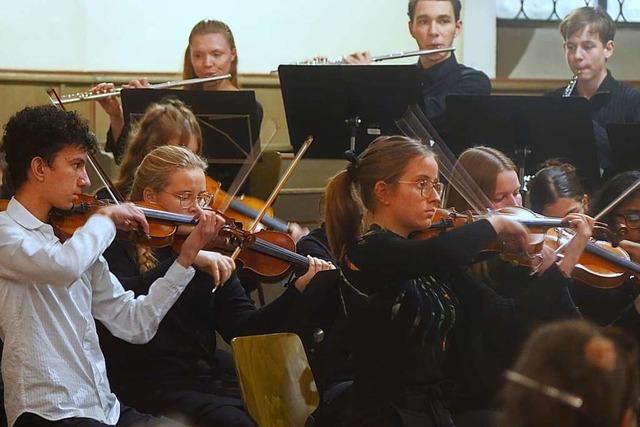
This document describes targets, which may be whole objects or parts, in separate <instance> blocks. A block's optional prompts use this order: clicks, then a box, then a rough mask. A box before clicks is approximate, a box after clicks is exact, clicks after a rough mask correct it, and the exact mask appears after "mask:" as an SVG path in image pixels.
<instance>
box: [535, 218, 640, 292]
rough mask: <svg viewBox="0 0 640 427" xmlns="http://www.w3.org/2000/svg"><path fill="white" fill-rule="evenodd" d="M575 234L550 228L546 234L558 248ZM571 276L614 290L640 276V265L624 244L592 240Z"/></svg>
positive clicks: (598, 286) (586, 282) (549, 242)
mask: <svg viewBox="0 0 640 427" xmlns="http://www.w3.org/2000/svg"><path fill="white" fill-rule="evenodd" d="M572 237H573V234H572V233H571V232H569V231H567V230H559V229H555V228H554V229H550V230H549V231H547V233H546V234H545V244H546V245H547V246H549V247H551V248H553V249H557V248H558V247H560V246H562V245H564V244H566V243H567V242H568V241H569V239H571V238H572ZM571 275H572V277H573V278H574V279H576V280H579V281H580V282H582V283H584V284H586V285H589V286H593V287H596V288H602V289H611V288H615V287H617V286H620V285H622V284H623V283H625V282H626V281H628V280H630V279H631V278H632V277H633V278H635V279H638V278H639V277H640V264H638V263H636V262H633V261H632V260H631V257H630V256H629V254H628V253H627V252H626V251H625V250H624V249H622V248H621V247H614V246H613V245H612V244H611V243H609V242H605V241H602V240H593V239H592V240H590V241H589V242H588V243H587V245H586V247H585V249H584V251H583V252H582V255H580V259H579V260H578V263H577V264H576V265H575V267H574V269H573V272H572V274H571Z"/></svg>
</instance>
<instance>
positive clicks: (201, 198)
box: [163, 191, 216, 209]
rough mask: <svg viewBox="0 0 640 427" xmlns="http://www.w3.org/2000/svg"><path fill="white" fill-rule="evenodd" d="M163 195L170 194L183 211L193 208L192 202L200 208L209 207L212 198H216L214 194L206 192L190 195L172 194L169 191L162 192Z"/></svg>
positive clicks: (187, 193)
mask: <svg viewBox="0 0 640 427" xmlns="http://www.w3.org/2000/svg"><path fill="white" fill-rule="evenodd" d="M163 193H167V194H171V195H172V196H175V197H177V198H178V199H180V206H181V207H183V208H184V209H189V208H191V207H193V204H194V201H195V203H196V204H197V205H198V207H200V208H206V207H207V206H209V204H210V203H211V201H212V200H213V198H214V197H215V196H216V195H215V194H212V193H208V192H206V191H204V192H202V193H198V194H195V195H194V194H191V193H189V192H185V193H172V192H170V191H163Z"/></svg>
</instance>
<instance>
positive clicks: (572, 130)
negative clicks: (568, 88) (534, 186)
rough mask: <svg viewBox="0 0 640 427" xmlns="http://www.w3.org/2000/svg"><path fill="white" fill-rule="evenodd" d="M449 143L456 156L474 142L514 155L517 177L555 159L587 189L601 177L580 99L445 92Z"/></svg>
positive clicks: (590, 128)
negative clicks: (568, 167) (571, 167)
mask: <svg viewBox="0 0 640 427" xmlns="http://www.w3.org/2000/svg"><path fill="white" fill-rule="evenodd" d="M446 103H447V111H448V117H449V119H448V120H449V129H450V132H449V139H448V140H447V143H448V145H449V146H450V147H451V150H452V151H453V153H454V154H455V155H456V156H458V155H460V153H462V152H463V151H464V150H465V149H467V148H470V147H474V146H477V145H486V146H489V147H493V148H496V149H498V150H500V151H502V152H503V153H505V154H506V155H507V156H509V157H511V158H513V160H514V161H515V162H516V164H517V165H518V167H519V168H520V170H521V171H520V175H521V177H520V179H521V180H522V179H523V177H524V176H526V175H529V176H530V175H534V174H535V173H536V172H537V170H538V168H539V166H540V164H541V163H542V162H544V161H546V160H548V159H550V158H558V159H560V160H563V161H566V162H569V163H571V164H572V165H574V166H575V167H576V169H577V172H578V174H579V176H580V177H581V179H582V180H583V181H584V182H585V185H586V186H587V187H590V186H593V185H595V184H596V183H597V182H598V181H599V179H600V167H599V165H598V155H597V149H596V143H595V138H594V135H593V123H592V120H591V110H590V107H589V103H588V101H587V100H586V99H585V98H578V97H570V98H555V97H545V96H479V95H450V96H448V97H447V98H446Z"/></svg>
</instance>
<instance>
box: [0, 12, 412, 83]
mask: <svg viewBox="0 0 640 427" xmlns="http://www.w3.org/2000/svg"><path fill="white" fill-rule="evenodd" d="M1 3H2V5H1V6H2V8H1V9H0V10H2V13H1V14H0V69H27V70H70V71H72V70H77V71H156V72H176V71H179V70H180V69H181V67H182V62H181V59H182V56H183V52H184V48H185V46H186V41H187V36H188V34H189V31H190V29H191V27H192V26H193V25H194V24H195V23H196V22H197V21H198V20H200V19H203V18H209V19H220V20H223V21H225V22H227V24H229V26H230V27H231V28H232V30H233V32H234V35H235V37H236V43H237V45H238V51H239V57H240V70H241V72H244V73H253V72H268V71H270V70H272V69H274V68H275V67H276V66H277V65H278V64H279V63H280V62H291V61H297V60H302V59H305V58H309V57H312V56H314V55H318V54H322V55H327V56H337V55H342V54H345V53H349V52H352V51H356V50H366V49H369V50H371V51H372V52H373V53H374V54H376V53H378V54H384V53H389V52H395V51H401V50H412V49H414V48H415V43H414V42H413V40H412V39H411V38H410V36H409V34H408V32H407V27H406V21H407V18H406V6H405V4H404V3H405V2H404V1H396V0H349V1H346V0H320V1H314V0H244V1H242V0H231V1H229V0H227V1H221V0H208V1H207V0H183V1H166V0H160V1H154V2H152V1H142V0H128V1H125V0H110V1H107V0H84V1H83V0H57V1H51V0H1Z"/></svg>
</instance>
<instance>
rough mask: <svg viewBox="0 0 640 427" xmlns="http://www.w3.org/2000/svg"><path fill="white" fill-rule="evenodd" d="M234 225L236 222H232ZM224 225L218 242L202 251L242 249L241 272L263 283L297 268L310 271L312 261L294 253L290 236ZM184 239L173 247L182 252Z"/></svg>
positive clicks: (229, 252) (230, 251) (239, 258)
mask: <svg viewBox="0 0 640 427" xmlns="http://www.w3.org/2000/svg"><path fill="white" fill-rule="evenodd" d="M232 221H233V220H232ZM237 225H238V226H232V225H231V224H225V225H224V226H223V227H222V228H221V230H220V232H219V233H218V238H216V239H214V240H213V241H211V242H210V243H209V244H208V245H207V246H205V247H204V248H203V249H204V250H208V251H217V252H222V253H224V254H231V253H233V252H234V251H235V250H236V249H237V248H239V249H240V252H239V253H238V256H237V260H238V261H240V264H241V266H242V268H246V269H248V270H250V271H253V272H254V273H256V274H257V275H258V276H259V277H260V278H261V279H263V280H267V281H276V280H279V279H281V278H282V277H284V276H285V275H286V274H287V273H289V272H290V271H291V269H292V268H294V267H297V268H298V269H299V270H300V271H307V270H308V269H309V260H308V259H307V258H306V257H304V256H302V255H300V254H298V253H296V252H295V246H296V245H295V243H294V241H293V239H292V238H291V236H289V235H288V234H287V233H281V232H279V231H273V230H261V231H258V232H255V233H251V232H248V231H245V230H243V229H242V228H241V224H237ZM183 242H184V239H181V238H178V239H177V240H176V242H174V243H173V245H172V247H173V249H174V250H175V251H176V252H179V251H180V248H181V246H182V243H183Z"/></svg>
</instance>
